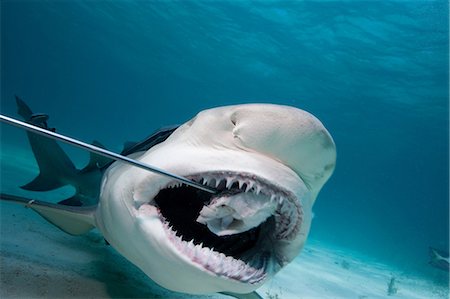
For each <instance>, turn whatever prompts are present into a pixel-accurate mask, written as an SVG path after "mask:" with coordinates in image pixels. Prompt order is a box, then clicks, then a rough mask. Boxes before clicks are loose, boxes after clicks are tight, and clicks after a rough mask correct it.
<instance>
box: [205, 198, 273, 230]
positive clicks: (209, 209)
mask: <svg viewBox="0 0 450 299" xmlns="http://www.w3.org/2000/svg"><path fill="white" fill-rule="evenodd" d="M275 210H276V203H275V202H274V201H271V200H270V197H268V196H265V195H263V194H259V195H256V194H254V193H245V192H242V193H237V194H219V195H218V196H217V197H215V198H213V199H212V200H211V202H210V204H209V205H207V206H204V207H203V208H202V210H201V211H200V215H199V216H198V218H197V222H199V223H202V224H205V225H207V227H208V229H209V230H210V231H211V232H213V233H214V234H216V235H218V236H226V235H232V234H238V233H241V232H245V231H248V230H249V229H252V228H254V227H256V226H258V225H260V224H261V223H263V222H264V221H266V219H267V218H269V217H270V216H271V215H273V214H274V212H275Z"/></svg>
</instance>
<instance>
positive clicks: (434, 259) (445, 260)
mask: <svg viewBox="0 0 450 299" xmlns="http://www.w3.org/2000/svg"><path fill="white" fill-rule="evenodd" d="M428 253H429V255H430V261H429V264H430V265H432V266H433V267H436V268H438V269H441V270H444V271H449V269H450V263H449V253H448V252H445V251H443V250H439V249H436V248H433V247H429V250H428Z"/></svg>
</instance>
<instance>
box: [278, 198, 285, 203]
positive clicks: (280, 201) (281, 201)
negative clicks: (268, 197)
mask: <svg viewBox="0 0 450 299" xmlns="http://www.w3.org/2000/svg"><path fill="white" fill-rule="evenodd" d="M283 201H284V197H283V196H281V197H280V200H279V201H278V202H279V203H280V205H282V204H283Z"/></svg>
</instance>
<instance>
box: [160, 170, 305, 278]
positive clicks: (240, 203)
mask: <svg viewBox="0 0 450 299" xmlns="http://www.w3.org/2000/svg"><path fill="white" fill-rule="evenodd" d="M187 177H188V178H189V179H191V180H194V181H196V182H199V183H202V184H204V185H209V186H211V187H214V188H216V189H217V190H218V193H217V194H215V195H212V194H209V193H207V192H204V191H201V190H198V189H195V188H193V187H189V186H186V185H184V184H180V183H169V184H168V185H167V186H166V187H165V188H163V189H162V190H160V192H159V193H158V194H157V196H156V197H155V198H154V201H152V202H153V203H154V205H155V206H156V207H157V208H158V211H159V214H160V216H161V220H162V221H163V223H164V226H165V228H166V232H167V235H168V237H169V239H170V240H171V241H172V243H173V244H174V245H175V247H176V248H177V249H178V250H179V251H180V252H181V253H182V254H183V255H184V256H186V257H187V258H188V259H190V260H191V261H192V262H193V263H195V264H197V265H198V266H200V267H202V268H203V269H205V270H206V271H210V272H212V273H214V274H215V275H218V276H225V277H227V278H230V279H234V280H238V281H240V282H244V283H252V284H253V283H258V282H260V281H262V280H264V279H265V278H266V277H267V275H268V274H269V273H270V272H271V271H273V272H276V271H277V270H278V268H280V267H281V266H283V265H284V264H285V263H286V262H287V261H286V260H285V258H284V256H283V254H282V252H281V251H282V248H283V244H285V243H286V242H285V241H288V240H291V239H293V238H295V237H296V236H297V234H298V232H299V229H300V225H301V223H302V208H301V206H300V202H299V201H298V200H297V198H296V197H295V196H294V195H293V194H292V193H290V192H288V191H286V190H283V189H282V188H280V187H277V186H275V185H274V184H271V183H269V182H268V181H267V180H264V179H261V178H259V177H257V176H255V175H251V174H242V173H240V174H237V173H232V172H210V173H203V174H197V175H191V176H187ZM283 242H284V243H283Z"/></svg>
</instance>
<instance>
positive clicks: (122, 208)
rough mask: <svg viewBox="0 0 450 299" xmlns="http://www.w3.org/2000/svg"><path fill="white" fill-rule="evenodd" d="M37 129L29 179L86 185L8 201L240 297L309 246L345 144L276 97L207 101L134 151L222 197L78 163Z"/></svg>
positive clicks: (182, 286)
mask: <svg viewBox="0 0 450 299" xmlns="http://www.w3.org/2000/svg"><path fill="white" fill-rule="evenodd" d="M18 103H19V114H21V115H22V116H24V117H26V118H27V121H28V122H34V123H35V124H37V125H40V126H42V127H46V128H47V118H46V117H45V116H42V115H35V114H31V110H29V108H27V106H26V105H25V104H24V103H23V102H21V101H20V99H18ZM20 107H22V108H20ZM28 137H29V140H30V143H31V145H32V149H33V152H34V154H35V157H36V160H37V162H38V165H39V167H40V174H39V176H38V177H37V178H36V179H35V180H34V181H33V182H31V183H29V184H27V185H25V186H23V187H24V188H25V189H28V190H36V191H46V190H51V189H53V188H56V187H59V186H62V185H66V184H70V185H73V186H75V187H76V193H75V195H74V196H73V197H72V198H69V199H65V200H62V201H61V202H60V203H59V204H54V203H48V202H43V201H39V200H31V199H29V198H23V197H18V196H15V195H10V194H1V198H2V200H6V201H13V202H16V203H19V204H22V205H25V206H27V207H29V208H31V209H33V210H35V211H36V212H37V213H39V214H40V215H41V216H43V217H44V218H45V219H46V220H48V221H49V222H51V223H52V224H54V225H56V226H57V227H59V228H60V229H62V230H63V231H65V232H67V233H69V234H72V235H81V234H84V233H86V232H88V231H89V230H91V229H93V228H97V229H98V230H99V231H100V232H101V233H102V234H103V236H104V238H105V239H106V240H107V242H108V243H109V244H110V245H111V246H112V247H113V248H114V249H116V250H117V251H118V252H119V253H120V254H122V255H123V256H124V257H125V258H127V259H128V260H129V261H130V262H131V263H133V264H134V265H136V266H137V267H139V268H140V269H141V270H142V271H143V272H144V273H146V275H147V276H149V277H150V278H151V279H152V280H153V281H155V282H156V283H158V284H159V285H161V286H163V287H165V288H167V289H169V290H173V291H177V292H183V293H189V294H210V293H215V292H222V293H225V294H231V295H234V296H236V297H239V298H257V297H256V296H257V295H256V293H255V292H254V291H255V290H256V289H258V288H259V287H260V286H261V285H263V284H264V283H265V282H267V281H268V279H270V278H271V277H272V276H274V275H275V274H276V273H277V272H278V271H279V270H280V269H282V268H283V267H284V266H286V265H287V264H288V263H289V262H291V261H292V260H293V259H294V258H295V257H296V256H297V255H298V254H299V253H300V251H301V249H302V247H303V246H304V244H305V241H306V239H307V236H308V233H309V230H310V225H311V220H312V207H313V204H314V202H315V200H316V197H317V196H318V194H319V191H320V190H321V188H322V187H323V185H324V184H325V182H326V181H327V180H328V179H329V177H330V176H331V174H332V172H333V170H334V168H335V161H336V149H335V144H334V141H333V139H332V137H331V135H330V134H329V132H328V131H327V130H326V129H325V127H324V126H323V124H322V123H321V122H320V121H319V120H318V119H317V118H316V117H314V116H313V115H311V114H310V113H308V112H306V111H303V110H300V109H297V108H294V107H290V106H280V105H272V104H244V105H235V106H225V107H218V108H212V109H208V110H204V111H201V112H200V113H198V114H197V115H196V116H195V117H194V118H192V119H191V120H189V121H188V122H186V123H184V124H183V125H181V126H179V127H175V128H171V129H166V130H163V131H160V132H158V133H157V134H154V135H152V136H151V137H150V138H148V139H147V140H146V141H145V142H141V143H140V144H135V145H133V146H131V147H128V150H124V151H123V153H124V154H127V155H129V156H130V157H132V158H133V159H136V160H139V161H142V162H145V163H147V164H149V165H155V166H157V167H159V168H161V169H165V170H167V171H170V172H172V173H175V174H178V175H180V176H184V177H186V178H188V179H190V180H192V181H194V182H197V183H200V184H203V185H205V186H210V187H213V188H215V189H216V190H217V192H216V194H210V193H208V192H205V191H202V190H198V189H196V188H193V187H192V186H187V185H185V184H182V183H179V182H177V181H174V180H172V179H170V178H167V177H164V176H161V175H158V174H155V173H151V172H148V171H145V170H143V169H140V168H137V167H133V166H130V165H128V164H125V163H121V162H114V163H113V162H112V161H108V160H102V159H101V158H100V157H96V156H95V155H91V161H90V162H89V163H88V165H87V166H86V167H85V168H84V169H82V170H78V169H76V168H75V166H73V164H72V162H70V159H69V158H68V157H67V156H66V154H65V153H64V152H63V151H62V149H61V148H59V146H58V144H57V143H56V142H55V141H43V139H42V138H44V137H42V136H37V135H35V134H33V133H28ZM33 138H34V139H33ZM239 294H248V295H239ZM252 294H253V296H252ZM246 296H247V297H246Z"/></svg>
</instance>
